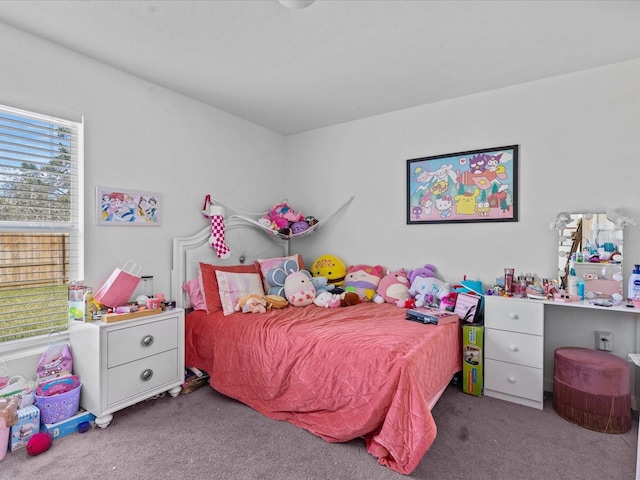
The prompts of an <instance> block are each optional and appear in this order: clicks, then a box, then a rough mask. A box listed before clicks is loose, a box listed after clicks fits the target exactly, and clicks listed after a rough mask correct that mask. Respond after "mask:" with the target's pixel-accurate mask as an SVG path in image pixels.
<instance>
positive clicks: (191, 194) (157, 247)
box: [0, 24, 284, 295]
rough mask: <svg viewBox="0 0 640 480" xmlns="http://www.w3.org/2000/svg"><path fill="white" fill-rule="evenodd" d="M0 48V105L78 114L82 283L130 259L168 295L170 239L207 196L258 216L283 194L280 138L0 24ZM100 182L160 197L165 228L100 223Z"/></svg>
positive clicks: (189, 224)
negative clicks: (81, 162)
mask: <svg viewBox="0 0 640 480" xmlns="http://www.w3.org/2000/svg"><path fill="white" fill-rule="evenodd" d="M0 44H1V45H3V47H2V48H1V49H0V65H2V75H0V103H4V104H8V105H11V106H16V107H22V108H32V109H34V110H36V111H38V110H44V111H50V112H52V113H54V114H68V115H69V116H76V117H79V116H81V115H84V118H85V166H86V169H85V181H86V183H85V201H86V213H85V228H86V233H85V235H86V238H85V240H86V265H85V270H86V282H87V284H88V285H92V286H94V288H98V287H99V286H100V285H101V284H102V282H103V281H104V280H105V279H106V278H107V276H108V275H109V274H110V273H111V271H112V270H113V269H114V267H116V266H120V265H123V264H124V263H125V262H126V261H127V260H135V261H136V262H138V263H139V264H140V265H142V266H143V270H142V273H143V274H146V275H153V276H154V287H155V290H156V291H158V292H163V293H165V295H168V294H169V273H170V269H171V240H172V238H173V237H175V236H183V235H185V234H189V233H195V232H196V231H197V230H199V229H201V228H204V227H206V226H207V224H208V222H209V220H208V219H206V218H205V217H204V216H203V215H202V213H201V209H202V205H203V201H204V196H205V195H206V194H211V195H212V196H214V197H216V198H218V199H219V200H221V201H223V202H224V203H231V204H233V205H237V206H238V207H239V208H242V209H245V210H249V211H256V210H260V209H261V208H263V205H264V203H265V202H268V201H270V198H272V197H273V196H274V195H275V196H276V197H277V196H279V195H280V194H279V193H277V192H281V191H282V189H283V188H284V178H283V176H282V175H281V173H280V172H281V171H282V165H283V155H284V137H283V136H282V135H280V134H277V133H274V132H272V131H270V130H267V129H264V128H262V127H258V126H256V125H255V124H252V123H249V122H247V121H244V120H241V119H239V118H238V117H235V116H233V115H229V114H226V113H224V112H222V111H220V110H217V109H215V108H212V107H209V106H207V105H204V104H202V103H200V102H196V101H193V100H191V99H189V98H186V97H184V96H182V95H178V94H176V93H173V92H171V91H169V90H166V89H164V88H161V87H158V86H156V85H153V84H151V83H148V82H146V81H143V80H140V79H138V78H136V77H133V76H130V75H127V74H125V73H123V72H121V71H119V70H115V69H113V68H110V67H108V66H106V65H103V64H100V63H97V62H94V61H92V60H89V59H87V58H86V57H83V56H81V55H78V54H75V53H73V52H70V51H69V50H66V49H62V48H58V47H57V46H55V45H53V44H51V43H48V42H44V41H42V40H40V39H38V38H36V37H33V36H31V35H27V34H25V33H22V32H20V31H19V30H15V29H13V28H10V27H8V26H5V25H3V24H0ZM9 45H12V46H13V47H12V48H10V47H9ZM97 185H103V186H110V187H120V188H129V189H138V190H142V191H151V192H159V193H161V194H162V196H163V201H164V206H165V210H164V212H163V218H162V223H163V224H162V226H161V227H127V226H97V225H96V218H95V188H96V186H97ZM274 192H276V193H274Z"/></svg>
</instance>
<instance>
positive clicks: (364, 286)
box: [344, 265, 383, 302]
mask: <svg viewBox="0 0 640 480" xmlns="http://www.w3.org/2000/svg"><path fill="white" fill-rule="evenodd" d="M382 276H383V269H382V266H380V265H352V266H351V267H349V268H348V269H347V276H346V277H345V278H344V291H345V292H354V293H357V294H358V296H359V297H360V300H362V301H363V302H369V301H372V300H373V297H374V295H375V294H376V290H377V288H378V285H379V284H380V280H381V279H382Z"/></svg>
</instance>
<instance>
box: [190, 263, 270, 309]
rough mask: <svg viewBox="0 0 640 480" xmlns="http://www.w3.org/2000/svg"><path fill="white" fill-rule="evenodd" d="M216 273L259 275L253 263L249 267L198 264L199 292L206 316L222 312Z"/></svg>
mask: <svg viewBox="0 0 640 480" xmlns="http://www.w3.org/2000/svg"><path fill="white" fill-rule="evenodd" d="M217 271H221V272H233V273H257V274H259V273H260V271H259V270H258V267H256V266H255V265H254V264H253V263H252V264H250V265H230V266H221V265H211V264H209V263H202V262H200V277H199V278H200V290H201V291H202V296H203V298H204V304H205V310H206V311H207V313H208V314H212V313H214V312H218V311H220V310H222V303H221V301H220V289H219V287H218V278H217V277H216V272H217Z"/></svg>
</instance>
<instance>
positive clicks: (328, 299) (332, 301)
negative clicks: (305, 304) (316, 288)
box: [313, 290, 360, 308]
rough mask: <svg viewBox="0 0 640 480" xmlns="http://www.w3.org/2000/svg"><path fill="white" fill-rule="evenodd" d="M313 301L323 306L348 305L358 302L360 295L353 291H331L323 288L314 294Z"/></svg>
mask: <svg viewBox="0 0 640 480" xmlns="http://www.w3.org/2000/svg"><path fill="white" fill-rule="evenodd" d="M313 303H314V304H315V305H317V306H318V307H324V308H337V307H348V306H350V305H357V304H358V303H360V297H359V296H358V294H357V293H354V292H342V293H331V292H327V291H326V290H325V291H323V292H320V293H319V294H318V295H316V298H314V299H313Z"/></svg>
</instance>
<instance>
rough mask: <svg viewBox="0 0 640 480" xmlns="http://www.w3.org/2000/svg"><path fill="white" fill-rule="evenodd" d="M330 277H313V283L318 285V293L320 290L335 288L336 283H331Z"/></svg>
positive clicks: (328, 290)
mask: <svg viewBox="0 0 640 480" xmlns="http://www.w3.org/2000/svg"><path fill="white" fill-rule="evenodd" d="M328 282H329V279H328V278H327V277H323V276H319V277H311V283H313V286H314V287H316V295H318V294H319V293H320V292H330V291H332V290H335V288H336V287H335V285H329V283H328Z"/></svg>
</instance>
